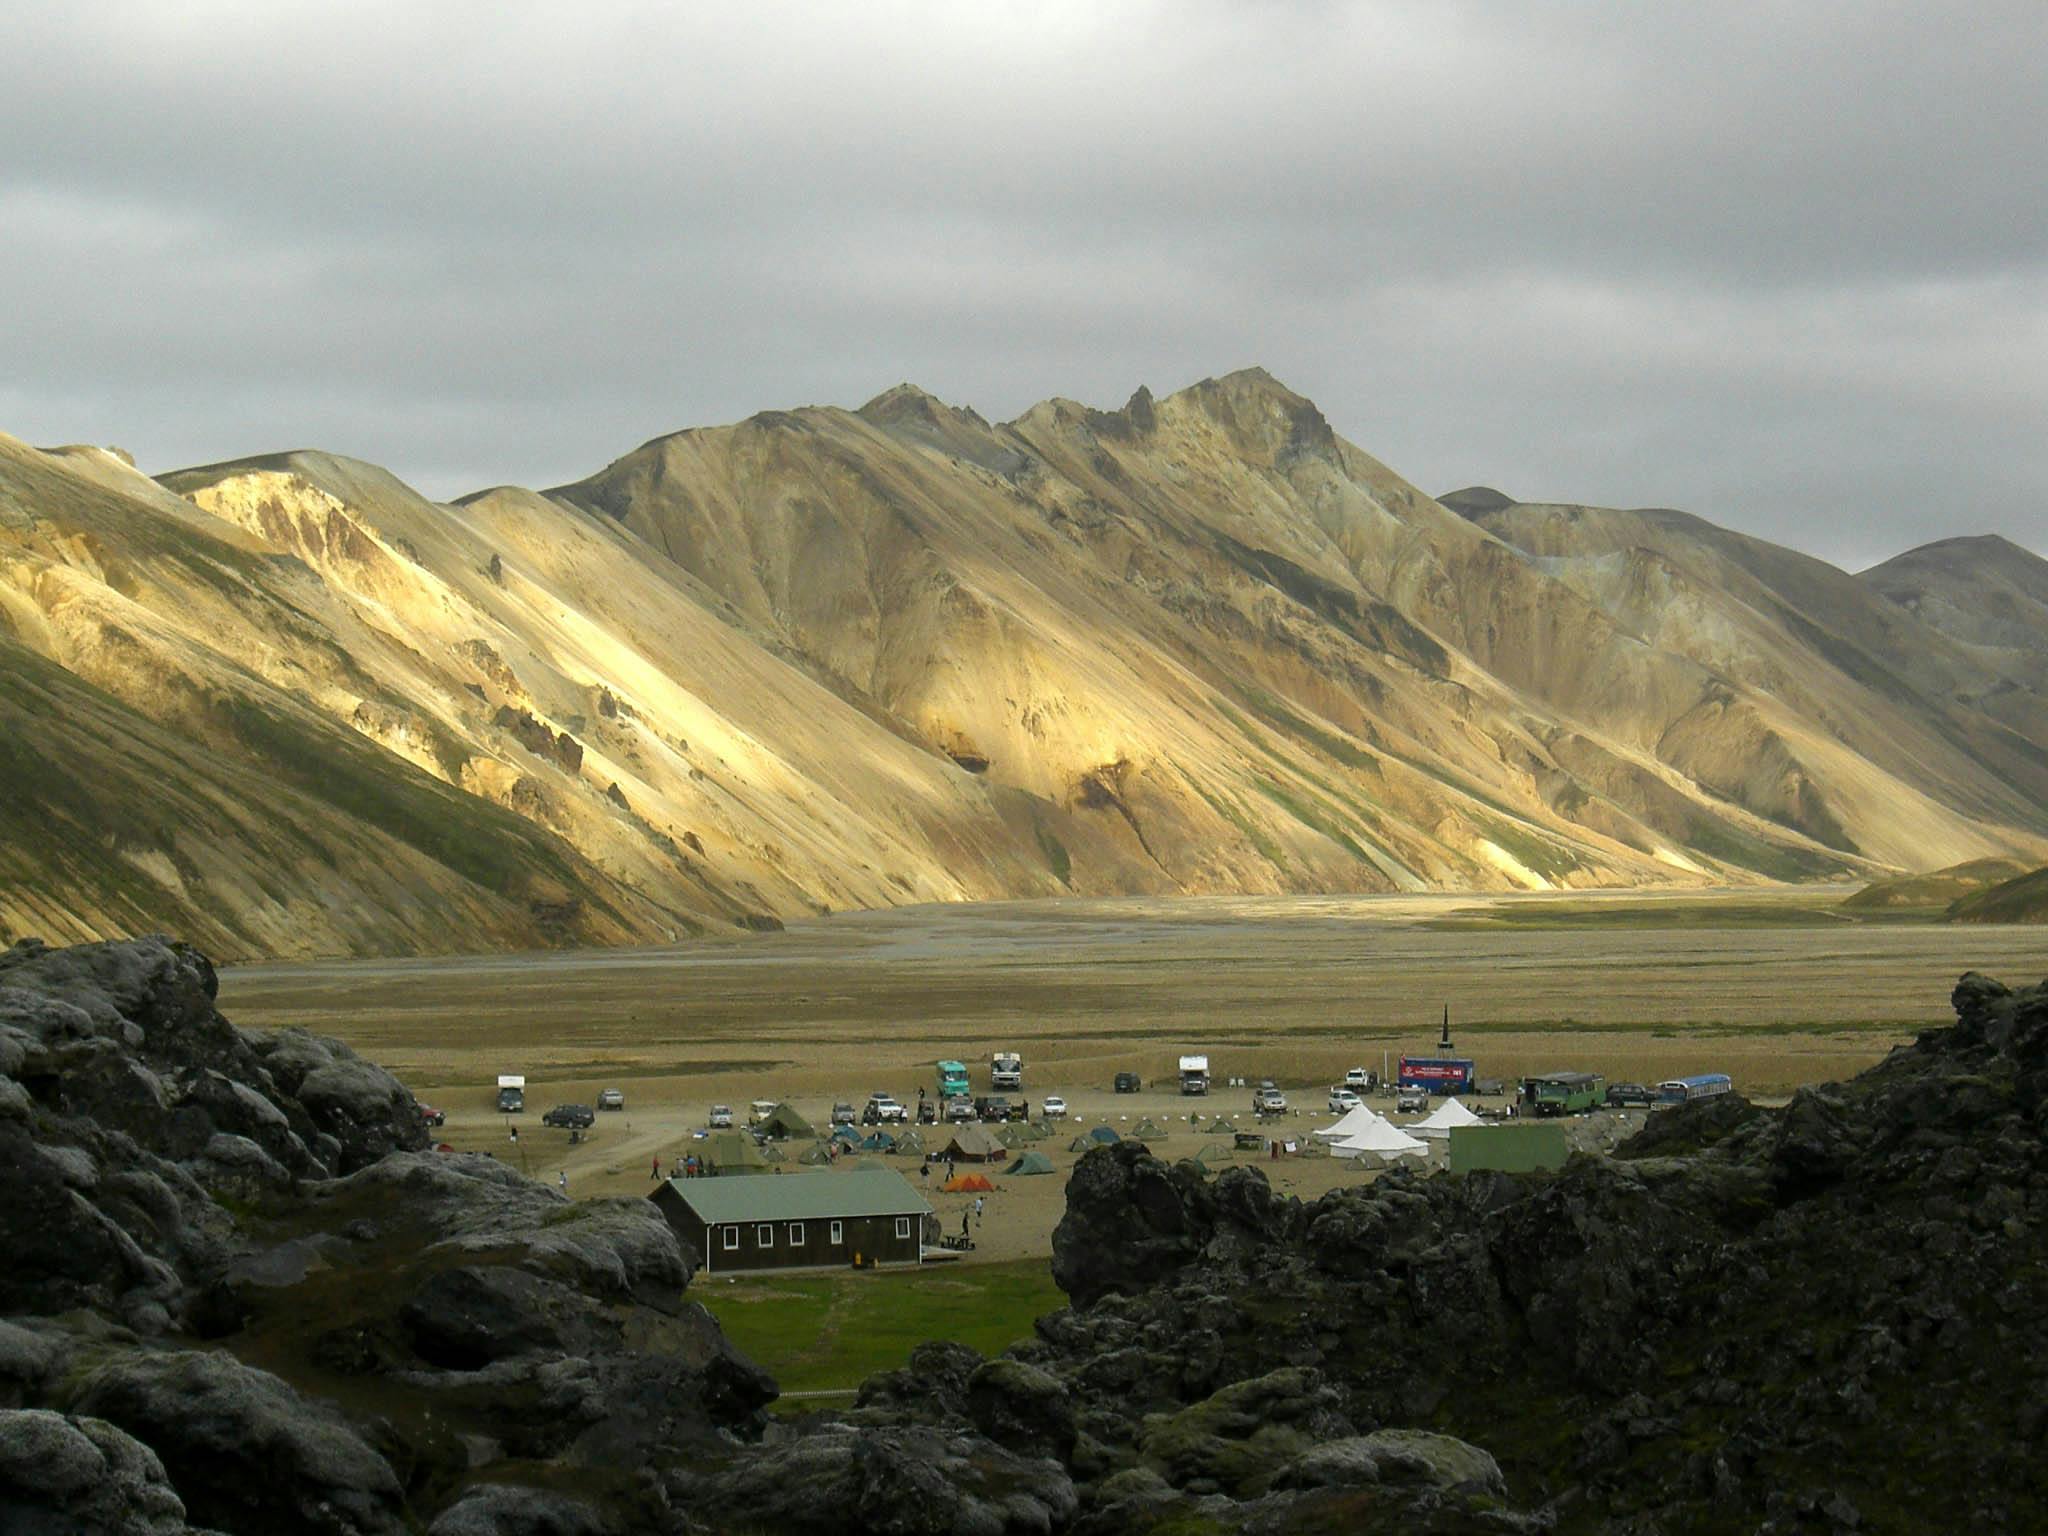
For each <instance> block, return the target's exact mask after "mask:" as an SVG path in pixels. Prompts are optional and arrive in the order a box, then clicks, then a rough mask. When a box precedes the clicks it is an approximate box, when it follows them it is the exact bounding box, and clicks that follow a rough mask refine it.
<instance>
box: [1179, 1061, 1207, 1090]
mask: <svg viewBox="0 0 2048 1536" xmlns="http://www.w3.org/2000/svg"><path fill="white" fill-rule="evenodd" d="M1180 1091H1181V1092H1182V1093H1183V1094H1184V1095H1187V1096H1188V1097H1190V1098H1192V1097H1195V1096H1197V1095H1200V1094H1206V1093H1207V1092H1208V1091H1209V1058H1208V1057H1206V1056H1183V1057H1181V1059H1180Z"/></svg>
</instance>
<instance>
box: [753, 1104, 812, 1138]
mask: <svg viewBox="0 0 2048 1536" xmlns="http://www.w3.org/2000/svg"><path fill="white" fill-rule="evenodd" d="M760 1134H761V1135H763V1136H772V1137H774V1138H775V1139H776V1140H777V1141H786V1140H798V1141H801V1140H802V1139H803V1138H804V1137H806V1136H816V1135H817V1134H818V1133H817V1131H816V1130H815V1129H814V1128H813V1127H812V1125H811V1122H810V1121H808V1120H806V1119H805V1118H804V1117H803V1116H802V1115H800V1114H798V1113H797V1112H796V1110H795V1108H794V1107H793V1106H791V1105H789V1104H786V1103H785V1104H778V1105H776V1106H775V1109H774V1112H773V1113H771V1114H770V1115H769V1116H768V1118H767V1119H766V1120H763V1121H762V1122H761V1125H760Z"/></svg>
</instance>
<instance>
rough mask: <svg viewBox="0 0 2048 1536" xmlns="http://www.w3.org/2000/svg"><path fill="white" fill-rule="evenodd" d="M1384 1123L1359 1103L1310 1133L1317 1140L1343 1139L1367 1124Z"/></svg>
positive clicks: (1355, 1133)
mask: <svg viewBox="0 0 2048 1536" xmlns="http://www.w3.org/2000/svg"><path fill="white" fill-rule="evenodd" d="M1384 1124H1386V1122H1385V1121H1384V1120H1382V1119H1381V1118H1380V1117H1379V1115H1377V1114H1375V1113H1374V1112H1373V1111H1372V1110H1370V1109H1367V1108H1366V1107H1365V1106H1364V1105H1363V1104H1361V1105H1359V1106H1358V1108H1356V1109H1354V1110H1350V1111H1348V1112H1347V1113H1346V1114H1345V1115H1344V1117H1343V1118H1342V1119H1340V1120H1335V1121H1332V1122H1331V1123H1330V1124H1328V1125H1326V1126H1324V1127H1322V1128H1321V1129H1320V1130H1317V1131H1315V1132H1312V1133H1311V1134H1313V1135H1314V1136H1315V1137H1316V1139H1317V1140H1319V1141H1343V1140H1344V1139H1345V1138H1346V1137H1349V1136H1356V1135H1357V1134H1358V1133H1359V1132H1360V1131H1362V1130H1364V1129H1365V1128H1366V1127H1367V1126H1371V1125H1384Z"/></svg>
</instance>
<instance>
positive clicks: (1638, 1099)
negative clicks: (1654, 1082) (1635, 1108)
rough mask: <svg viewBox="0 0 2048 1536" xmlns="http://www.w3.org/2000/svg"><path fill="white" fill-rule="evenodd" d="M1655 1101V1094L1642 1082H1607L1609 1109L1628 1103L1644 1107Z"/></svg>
mask: <svg viewBox="0 0 2048 1536" xmlns="http://www.w3.org/2000/svg"><path fill="white" fill-rule="evenodd" d="M1656 1102H1657V1095H1656V1093H1655V1092H1653V1091H1652V1090H1651V1089H1650V1088H1648V1087H1646V1086H1645V1085H1644V1084H1642V1083H1609V1084H1608V1085H1607V1103H1608V1107H1609V1108H1611V1109H1621V1108H1624V1107H1625V1106H1627V1105H1630V1104H1640V1105H1643V1106H1644V1107H1645V1108H1647V1107H1648V1106H1650V1105H1652V1104H1654V1103H1656Z"/></svg>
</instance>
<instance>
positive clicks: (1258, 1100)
mask: <svg viewBox="0 0 2048 1536" xmlns="http://www.w3.org/2000/svg"><path fill="white" fill-rule="evenodd" d="M1252 1112H1253V1113H1254V1114H1260V1115H1284V1114H1286V1113H1287V1095H1286V1094H1284V1093H1282V1092H1281V1091H1280V1090H1279V1089H1278V1088H1275V1087H1274V1086H1273V1085H1272V1084H1271V1083H1268V1084H1266V1085H1264V1086H1263V1087H1261V1088H1260V1089H1259V1091H1258V1092H1257V1093H1255V1094H1253V1095H1252Z"/></svg>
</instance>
